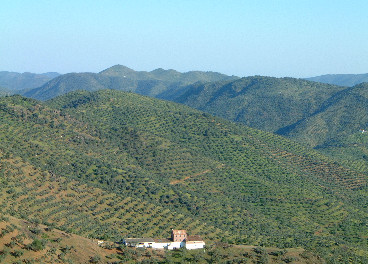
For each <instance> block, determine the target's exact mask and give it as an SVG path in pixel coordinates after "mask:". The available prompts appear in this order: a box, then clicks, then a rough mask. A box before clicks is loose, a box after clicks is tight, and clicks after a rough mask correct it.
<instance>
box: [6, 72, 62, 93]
mask: <svg viewBox="0 0 368 264" xmlns="http://www.w3.org/2000/svg"><path fill="white" fill-rule="evenodd" d="M59 75H60V74H58V73H56V72H49V73H42V74H36V73H30V72H24V73H17V72H7V71H0V86H3V87H6V88H8V89H9V90H14V91H20V90H25V89H33V88H37V87H40V86H42V85H44V84H45V83H46V82H48V81H50V80H51V79H53V78H55V77H57V76H59Z"/></svg>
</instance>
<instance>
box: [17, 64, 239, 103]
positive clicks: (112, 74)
mask: <svg viewBox="0 0 368 264" xmlns="http://www.w3.org/2000/svg"><path fill="white" fill-rule="evenodd" d="M237 78H238V77H235V76H227V75H224V74H220V73H215V72H199V71H191V72H186V73H180V72H177V71H175V70H163V69H156V70H153V71H151V72H145V71H134V70H132V69H130V68H128V67H125V66H122V65H115V66H112V67H110V68H108V69H106V70H104V71H102V72H100V73H68V74H65V75H61V76H59V77H57V78H55V79H53V80H51V81H50V82H48V83H46V84H45V85H43V86H41V87H38V88H35V89H32V90H29V91H25V92H22V93H21V94H23V95H24V96H27V97H31V98H35V99H39V100H48V99H51V98H54V97H56V96H58V95H62V94H65V93H68V92H71V91H76V90H86V91H96V90H101V89H114V90H121V91H132V92H136V93H139V94H142V95H149V96H153V97H160V98H165V99H170V97H173V96H176V95H177V94H181V93H182V89H184V88H185V87H186V85H189V84H192V83H195V82H210V81H218V80H233V79H237Z"/></svg>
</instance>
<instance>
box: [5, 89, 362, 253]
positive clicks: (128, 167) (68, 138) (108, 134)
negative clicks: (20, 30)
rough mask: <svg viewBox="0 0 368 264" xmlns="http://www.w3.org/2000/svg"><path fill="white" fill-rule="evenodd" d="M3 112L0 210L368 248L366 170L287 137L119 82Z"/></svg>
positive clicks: (279, 242) (222, 236)
mask: <svg viewBox="0 0 368 264" xmlns="http://www.w3.org/2000/svg"><path fill="white" fill-rule="evenodd" d="M0 115H1V119H0V128H1V131H3V132H2V133H1V134H0V151H1V153H2V158H1V162H2V165H1V171H0V173H1V179H2V182H1V192H0V193H1V195H2V198H1V200H0V201H1V202H2V207H1V208H2V209H1V210H2V212H3V213H4V214H10V215H13V216H16V217H19V218H23V219H30V218H37V219H44V221H47V222H49V223H53V224H54V225H55V226H56V227H57V228H59V229H62V230H65V231H68V232H71V233H76V234H80V235H83V236H88V237H94V238H104V239H111V240H118V239H121V238H122V237H127V236H157V237H167V236H168V234H169V231H170V229H171V228H183V229H187V230H188V231H189V232H190V233H191V234H200V235H202V236H203V237H204V238H205V239H209V240H213V241H219V240H222V241H225V242H230V243H237V244H250V245H259V246H275V247H279V248H289V247H303V248H306V249H311V250H314V251H315V252H320V253H318V254H322V255H323V256H324V257H325V258H328V257H329V256H331V255H330V254H331V252H333V251H334V250H335V251H339V252H340V251H341V252H342V253H341V254H342V255H344V254H348V252H350V250H353V251H354V252H355V253H354V254H355V257H359V256H360V257H362V258H363V256H364V255H365V256H366V255H367V250H368V249H367V243H366V241H367V234H368V228H367V226H366V223H367V201H368V200H367V175H366V174H365V173H364V172H358V171H356V170H354V169H353V168H349V167H347V166H343V165H340V164H338V163H336V162H332V161H331V160H329V159H328V158H326V157H325V156H322V155H321V154H319V153H318V152H316V151H312V150H309V149H307V148H305V147H303V146H301V145H298V144H296V143H294V142H291V141H288V140H286V139H284V138H282V137H279V136H276V135H273V134H270V133H267V132H262V131H259V130H255V129H251V128H247V127H244V126H240V125H236V124H232V123H230V122H228V121H225V120H223V119H220V118H216V117H213V116H210V115H208V114H205V113H202V112H199V111H196V110H193V109H190V108H188V107H186V106H183V105H179V104H175V103H171V102H167V101H161V100H157V99H152V98H148V97H143V96H140V95H137V94H134V93H124V92H119V91H111V90H104V91H98V92H94V93H90V92H75V93H70V94H67V95H65V96H62V97H58V98H56V99H54V100H52V101H50V102H48V103H47V104H45V103H40V102H38V101H35V100H31V99H25V98H22V97H20V96H12V97H5V98H1V99H0ZM325 250H326V251H325ZM349 254H350V253H349ZM335 255H336V256H339V254H335Z"/></svg>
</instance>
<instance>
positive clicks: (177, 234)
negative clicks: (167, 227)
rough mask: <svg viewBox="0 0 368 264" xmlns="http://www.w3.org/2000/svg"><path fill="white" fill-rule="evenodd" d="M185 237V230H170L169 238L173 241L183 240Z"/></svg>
mask: <svg viewBox="0 0 368 264" xmlns="http://www.w3.org/2000/svg"><path fill="white" fill-rule="evenodd" d="M186 238H187V231H186V230H174V229H173V230H172V233H171V240H172V241H173V242H183V241H184V240H185V239H186Z"/></svg>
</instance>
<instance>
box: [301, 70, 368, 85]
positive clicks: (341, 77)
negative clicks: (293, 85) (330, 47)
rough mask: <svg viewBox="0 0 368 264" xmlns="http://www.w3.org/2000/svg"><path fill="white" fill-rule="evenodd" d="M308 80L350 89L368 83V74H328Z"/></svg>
mask: <svg viewBox="0 0 368 264" xmlns="http://www.w3.org/2000/svg"><path fill="white" fill-rule="evenodd" d="M306 80H309V81H314V82H321V83H329V84H335V85H340V86H349V87H350V86H354V85H357V84H360V83H363V82H368V73H365V74H326V75H321V76H316V77H310V78H306Z"/></svg>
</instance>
